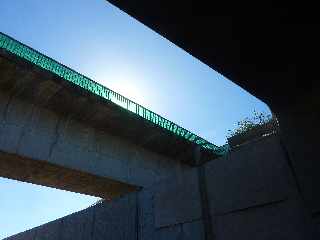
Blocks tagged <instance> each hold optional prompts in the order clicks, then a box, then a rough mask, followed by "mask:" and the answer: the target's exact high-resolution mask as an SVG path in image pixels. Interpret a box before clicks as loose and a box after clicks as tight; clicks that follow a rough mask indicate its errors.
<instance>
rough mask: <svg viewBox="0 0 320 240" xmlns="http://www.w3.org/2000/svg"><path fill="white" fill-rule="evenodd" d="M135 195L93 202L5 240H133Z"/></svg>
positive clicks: (135, 219)
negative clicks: (91, 205)
mask: <svg viewBox="0 0 320 240" xmlns="http://www.w3.org/2000/svg"><path fill="white" fill-rule="evenodd" d="M136 199H137V198H136V194H135V193H133V194H128V195H127V196H125V197H122V198H118V199H115V200H113V201H112V202H105V203H101V204H97V205H95V206H93V207H90V208H87V209H85V210H82V211H80V212H77V213H74V214H71V215H69V216H66V217H64V218H61V219H57V220H55V221H52V222H49V223H47V224H44V225H41V226H39V227H36V228H33V229H30V230H28V231H25V232H22V233H19V234H17V235H14V236H12V237H8V238H6V239H7V240H18V239H19V240H70V239H75V240H100V239H110V240H112V239H114V240H124V239H126V240H129V239H132V240H136V239H137V231H136V226H137V218H136V216H137V208H136V205H137V203H136Z"/></svg>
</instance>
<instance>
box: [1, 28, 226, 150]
mask: <svg viewBox="0 0 320 240" xmlns="http://www.w3.org/2000/svg"><path fill="white" fill-rule="evenodd" d="M0 48H4V49H6V50H7V51H9V52H11V53H13V54H15V55H17V56H19V57H21V58H24V59H25V60H27V61H29V62H31V63H33V64H35V65H37V66H39V67H41V68H43V69H45V70H47V71H50V72H52V73H54V74H56V75H58V76H60V77H62V78H63V79H65V80H67V81H70V82H72V83H74V84H75V85H77V86H80V87H81V88H84V89H86V90H88V91H90V92H92V93H94V94H96V95H98V96H100V97H102V98H105V99H107V100H109V101H111V102H113V103H115V104H117V105H119V106H120V107H122V108H124V109H126V110H128V111H130V112H133V113H135V114H137V115H138V116H140V117H142V118H144V119H146V120H148V121H150V122H151V123H153V124H154V125H156V126H159V127H161V128H164V129H166V130H168V131H170V132H172V133H174V134H175V135H177V136H179V137H182V138H184V139H186V140H187V141H190V142H192V143H195V144H196V145H199V146H200V147H201V148H203V149H207V150H211V151H213V152H214V153H215V154H217V155H224V154H225V153H226V152H227V151H228V150H229V146H228V145H224V146H221V147H218V146H216V145H214V144H212V143H210V142H208V141H207V140H205V139H203V138H201V137H199V136H197V135H196V134H194V133H192V132H190V131H188V130H186V129H185V128H182V127H180V126H178V125H177V124H175V123H173V122H171V121H169V120H168V119H166V118H164V117H161V116H160V115H158V114H156V113H154V112H152V111H150V110H148V109H146V108H144V107H142V106H141V105H139V104H137V103H135V102H133V101H131V100H130V99H128V98H126V97H124V96H122V95H120V94H119V93H116V92H114V91H112V90H111V89H109V88H107V87H105V86H103V85H101V84H99V83H97V82H95V81H93V80H91V79H89V78H88V77H86V76H84V75H82V74H80V73H78V72H76V71H74V70H72V69H71V68H69V67H67V66H65V65H63V64H61V63H59V62H57V61H55V60H53V59H52V58H49V57H47V56H45V55H43V54H41V53H40V52H38V51H36V50H34V49H32V48H30V47H28V46H26V45H25V44H23V43H21V42H19V41H17V40H15V39H13V38H11V37H9V36H8V35H6V34H4V33H1V32H0Z"/></svg>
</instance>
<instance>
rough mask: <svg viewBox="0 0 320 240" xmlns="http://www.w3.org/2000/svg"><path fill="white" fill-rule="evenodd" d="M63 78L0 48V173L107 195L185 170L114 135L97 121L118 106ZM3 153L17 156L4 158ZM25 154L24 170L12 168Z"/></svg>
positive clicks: (14, 177) (113, 113) (110, 118)
mask: <svg viewBox="0 0 320 240" xmlns="http://www.w3.org/2000/svg"><path fill="white" fill-rule="evenodd" d="M68 84H69V83H67V82H66V81H65V80H62V79H60V78H58V77H57V76H55V75H54V74H51V73H49V72H47V71H42V70H41V69H39V68H38V67H36V66H33V65H31V64H28V63H26V62H25V61H22V60H21V59H18V58H14V57H13V56H11V55H8V54H7V53H4V52H2V53H1V57H0V151H1V152H2V153H3V154H2V156H3V157H2V158H0V164H1V165H2V166H6V167H5V168H1V169H0V175H1V176H4V177H10V178H13V179H17V180H21V181H28V182H32V183H36V184H42V185H47V186H53V187H58V188H63V189H66V190H71V191H77V192H82V193H87V194H91V195H95V196H101V197H112V196H118V195H120V194H121V193H127V192H130V191H133V190H136V189H137V187H147V186H150V185H152V184H154V183H155V182H158V181H160V180H161V179H164V178H168V177H170V176H176V175H179V174H181V173H182V172H183V171H184V170H185V169H189V168H190V167H189V166H187V165H186V164H184V163H181V162H179V161H175V160H173V159H171V158H168V157H166V156H163V155H160V154H158V153H154V152H151V151H150V150H147V149H145V148H144V146H142V145H141V144H140V143H139V141H138V140H137V143H136V144H135V143H133V142H130V141H128V140H127V139H126V138H124V137H119V136H118V137H117V136H115V135H112V134H111V133H110V132H112V131H111V130H110V129H108V128H106V127H105V126H103V125H101V124H103V122H110V121H114V120H113V118H114V116H113V115H115V114H116V113H117V112H114V111H112V109H110V108H112V107H114V106H109V105H108V104H107V103H104V102H103V103H101V102H99V101H98V100H97V99H92V98H94V96H89V95H88V93H87V92H85V91H82V90H81V89H80V90H79V89H78V88H76V87H75V86H74V85H72V86H71V85H70V84H69V85H70V86H69V85H68ZM104 117H105V119H103V118H104ZM98 123H99V124H100V125H99V124H98ZM134 126H135V125H133V127H134ZM141 134H142V133H141ZM141 136H142V135H141ZM4 156H5V157H4ZM8 156H10V157H8ZM8 158H10V161H15V160H17V162H16V163H14V162H10V163H9V162H8V161H7V160H6V159H8ZM22 160H26V161H27V162H28V163H27V164H24V166H28V167H26V168H24V174H23V175H21V171H19V167H17V166H18V165H20V164H21V163H24V162H23V161H22ZM32 160H37V161H35V162H34V164H33V163H32ZM39 161H40V162H39ZM45 163H48V165H46V164H45ZM39 166H41V167H39ZM60 168H61V170H60ZM20 169H21V168H20ZM50 169H54V171H50ZM67 170H70V171H69V172H68V171H67ZM36 173H37V174H36ZM75 173H79V174H75ZM77 176H78V177H77ZM84 176H86V177H84ZM89 176H90V177H89ZM94 176H96V177H97V179H94ZM68 179H69V180H70V181H68ZM71 179H72V180H71ZM64 181H65V184H63V183H62V182H64ZM100 182H103V185H104V186H102V185H101V184H100ZM99 184H100V185H101V187H100V190H99V189H98V188H99V187H97V186H99ZM64 185H65V186H64ZM103 189H104V190H103Z"/></svg>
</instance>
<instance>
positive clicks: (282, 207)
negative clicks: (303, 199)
mask: <svg viewBox="0 0 320 240" xmlns="http://www.w3.org/2000/svg"><path fill="white" fill-rule="evenodd" d="M306 222H307V221H306V216H305V213H304V212H303V211H302V207H301V206H300V204H299V203H298V201H296V200H290V201H289V200H288V201H282V202H279V203H275V204H269V205H265V206H263V207H255V208H248V209H246V210H242V211H237V212H233V213H229V214H225V215H222V216H215V217H214V221H213V223H212V227H213V229H214V233H215V236H216V239H217V240H234V239H259V240H269V239H290V240H309V239H314V238H313V236H312V235H313V233H312V229H311V228H310V225H308V224H307V223H306Z"/></svg>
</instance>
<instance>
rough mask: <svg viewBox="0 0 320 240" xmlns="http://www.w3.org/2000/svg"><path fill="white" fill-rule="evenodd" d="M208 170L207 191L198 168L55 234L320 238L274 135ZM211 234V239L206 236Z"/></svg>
mask: <svg viewBox="0 0 320 240" xmlns="http://www.w3.org/2000/svg"><path fill="white" fill-rule="evenodd" d="M203 168H204V179H205V186H206V188H205V190H203V188H202V187H200V186H201V184H203V182H202V180H201V178H197V175H198V174H200V172H199V168H193V169H192V170H190V171H188V172H185V173H184V174H183V175H179V176H176V177H173V178H170V179H166V180H165V181H162V182H160V183H158V184H154V185H153V186H150V187H146V188H144V189H142V190H140V191H139V192H135V193H131V194H130V195H127V196H126V197H122V198H119V199H115V200H113V201H111V202H109V203H106V204H103V205H97V206H95V207H93V208H89V209H87V210H85V211H83V212H82V213H81V216H80V215H79V213H76V214H73V215H71V216H68V217H66V218H63V219H62V220H58V221H57V222H55V224H52V229H56V228H57V227H60V228H61V229H63V227H66V228H67V229H68V234H69V235H68V236H72V235H73V234H72V233H74V236H75V237H71V238H70V239H71V240H72V239H81V238H82V239H84V237H83V236H86V238H85V239H89V240H90V239H105V238H108V237H109V238H110V239H139V240H149V239H157V240H162V239H168V240H171V239H172V240H173V239H183V240H189V239H199V240H209V239H212V238H213V239H216V240H228V239H266V240H267V239H268V240H269V239H276V240H277V239H279V240H280V239H294V240H298V239H299V240H300V239H301V240H302V239H303V240H305V239H306V240H309V239H319V236H320V235H319V234H320V233H319V224H318V223H319V220H318V218H319V217H318V215H312V214H311V212H310V211H309V210H308V208H307V205H306V202H305V201H304V199H303V198H302V195H301V193H300V192H299V189H298V187H297V184H296V181H295V179H294V176H293V174H292V171H291V168H290V165H289V162H288V159H287V155H286V152H285V149H283V146H282V144H281V142H280V139H279V138H278V137H277V136H269V137H265V138H263V139H260V140H258V141H255V142H251V143H249V144H246V145H242V146H241V147H239V148H237V149H235V150H233V151H232V152H231V154H230V155H228V156H226V157H222V158H219V159H217V160H216V161H212V162H209V163H207V164H206V165H205V166H203ZM198 176H199V175H198ZM183 183H185V184H183ZM201 191H206V193H207V201H208V208H206V209H205V210H206V211H207V212H209V214H210V218H209V220H210V221H209V222H208V221H207V220H208V219H205V218H204V215H203V213H204V211H202V209H203V208H204V207H206V206H207V205H206V204H205V202H204V199H203V198H201V195H203V194H202V192H201ZM199 199H201V200H199ZM199 202H200V203H199ZM59 221H60V222H59ZM61 221H62V224H61ZM67 223H69V224H67ZM90 223H92V225H91V224H90ZM49 224H50V223H49ZM81 226H83V227H81ZM90 226H92V227H90ZM39 228H43V227H41V226H40V227H39ZM39 228H38V229H39ZM80 228H81V229H83V230H82V232H81V231H80V230H78V229H80ZM45 229H47V230H41V235H38V237H39V236H45V232H47V231H49V230H48V227H45ZM50 231H52V230H50ZM57 231H58V232H59V231H60V233H54V234H52V236H57V234H58V235H59V234H60V235H59V238H56V239H60V238H61V239H66V238H64V236H65V234H66V232H65V230H63V231H62V230H59V229H58V230H57ZM210 231H211V234H212V235H210V234H208V233H209V232H210ZM33 232H36V233H38V232H40V230H37V229H34V230H31V231H29V232H25V233H22V234H18V235H16V236H13V237H10V238H8V240H16V239H21V240H25V239H28V240H29V239H30V240H33V239H34V238H30V236H33V235H32V233H33ZM76 232H78V233H79V234H77V233H76ZM89 232H91V235H90V234H89ZM36 233H35V235H36ZM26 234H28V235H26ZM80 235H81V236H80ZM89 235H90V236H91V237H90V236H89ZM24 236H25V238H24ZM43 239H47V238H43ZM48 239H51V238H48Z"/></svg>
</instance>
